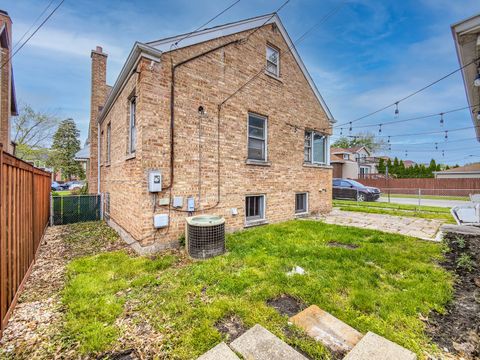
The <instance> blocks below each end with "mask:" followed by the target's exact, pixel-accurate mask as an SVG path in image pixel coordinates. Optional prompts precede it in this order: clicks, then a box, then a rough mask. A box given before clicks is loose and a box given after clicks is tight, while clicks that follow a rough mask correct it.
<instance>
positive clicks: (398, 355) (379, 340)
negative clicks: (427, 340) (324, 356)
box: [343, 332, 417, 360]
mask: <svg viewBox="0 0 480 360" xmlns="http://www.w3.org/2000/svg"><path fill="white" fill-rule="evenodd" d="M416 358H417V355H415V354H414V353H413V352H411V351H410V350H407V349H405V348H404V347H401V346H400V345H397V344H395V343H394V342H391V341H390V340H387V339H385V338H384V337H381V336H380V335H377V334H374V333H372V332H368V333H367V335H365V336H364V337H363V338H362V340H360V341H359V342H358V344H357V345H356V346H355V347H354V348H353V349H352V351H350V352H349V353H348V354H347V356H345V357H344V358H343V360H416Z"/></svg>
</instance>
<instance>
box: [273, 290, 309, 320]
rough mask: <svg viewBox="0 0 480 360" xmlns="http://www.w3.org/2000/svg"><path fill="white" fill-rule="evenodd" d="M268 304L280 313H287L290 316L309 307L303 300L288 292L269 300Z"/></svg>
mask: <svg viewBox="0 0 480 360" xmlns="http://www.w3.org/2000/svg"><path fill="white" fill-rule="evenodd" d="M267 305H268V306H271V307H273V308H274V309H275V310H277V311H278V312H279V313H280V314H282V315H287V316H288V317H291V316H293V315H295V314H298V313H299V312H300V311H302V310H303V309H305V308H306V307H307V305H306V304H305V303H304V302H303V301H301V300H299V299H297V298H294V297H293V296H290V295H288V294H283V295H280V296H279V297H277V298H275V299H271V300H268V301H267Z"/></svg>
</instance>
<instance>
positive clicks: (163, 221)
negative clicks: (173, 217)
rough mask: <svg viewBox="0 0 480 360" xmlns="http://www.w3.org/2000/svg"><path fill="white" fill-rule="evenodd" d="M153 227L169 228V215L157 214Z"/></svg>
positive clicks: (154, 217)
mask: <svg viewBox="0 0 480 360" xmlns="http://www.w3.org/2000/svg"><path fill="white" fill-rule="evenodd" d="M153 226H154V227H155V229H160V228H163V227H166V226H168V214H156V215H154V216H153Z"/></svg>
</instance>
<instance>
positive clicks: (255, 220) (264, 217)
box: [245, 194, 267, 225]
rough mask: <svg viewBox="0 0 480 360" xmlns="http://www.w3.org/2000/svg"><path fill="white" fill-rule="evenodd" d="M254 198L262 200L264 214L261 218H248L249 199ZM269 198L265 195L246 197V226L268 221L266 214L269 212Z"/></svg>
mask: <svg viewBox="0 0 480 360" xmlns="http://www.w3.org/2000/svg"><path fill="white" fill-rule="evenodd" d="M253 197H260V198H261V200H260V201H261V203H262V214H261V215H260V216H250V217H249V216H247V211H248V207H247V199H248V198H253ZM266 200H267V196H266V195H265V194H252V195H246V196H245V224H247V225H249V224H255V223H259V222H264V221H265V219H266V215H265V214H266V212H267V201H266Z"/></svg>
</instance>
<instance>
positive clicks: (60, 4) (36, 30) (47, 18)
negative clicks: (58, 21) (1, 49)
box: [0, 0, 65, 69]
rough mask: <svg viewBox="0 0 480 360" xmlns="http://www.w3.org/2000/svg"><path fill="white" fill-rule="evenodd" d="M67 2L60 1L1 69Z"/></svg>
mask: <svg viewBox="0 0 480 360" xmlns="http://www.w3.org/2000/svg"><path fill="white" fill-rule="evenodd" d="M64 2H65V0H62V1H60V3H59V4H58V5H57V6H56V7H55V8H54V9H53V10H52V11H51V12H50V14H48V16H47V17H46V18H45V19H44V20H43V21H42V22H41V23H40V25H38V26H37V28H36V29H35V31H34V32H33V33H31V34H30V36H29V37H28V38H27V39H26V40H25V41H24V42H23V43H22V44H21V45H20V46H19V47H18V49H16V50H15V51H14V52H13V53H12V55H10V56H9V57H8V59H6V60H5V62H4V63H3V64H2V67H1V68H0V69H3V68H4V67H5V65H7V64H9V63H10V61H11V60H12V58H13V57H14V56H15V55H16V54H17V53H18V52H19V51H20V50H22V48H23V47H24V46H25V45H26V44H27V43H28V42H29V41H30V39H31V38H32V37H33V36H34V35H35V34H36V33H37V32H38V30H40V29H41V28H42V27H43V25H45V23H46V22H47V21H48V20H49V19H50V18H51V17H52V16H53V14H55V12H56V11H57V10H58V8H59V7H60V6H62V4H63V3H64Z"/></svg>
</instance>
